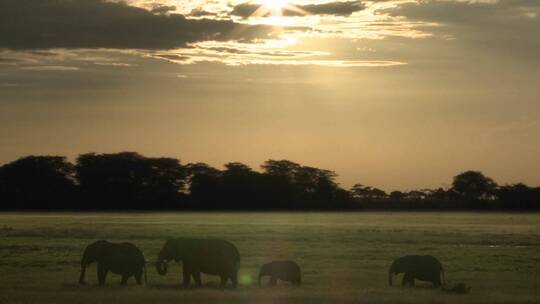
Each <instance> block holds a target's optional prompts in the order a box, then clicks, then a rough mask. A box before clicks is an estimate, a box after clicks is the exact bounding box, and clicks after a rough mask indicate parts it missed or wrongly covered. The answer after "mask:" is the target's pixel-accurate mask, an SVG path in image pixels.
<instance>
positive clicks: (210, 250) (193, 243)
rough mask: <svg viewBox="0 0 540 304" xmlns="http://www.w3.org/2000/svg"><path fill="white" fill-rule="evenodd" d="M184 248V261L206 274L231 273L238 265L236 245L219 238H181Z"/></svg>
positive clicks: (234, 271)
mask: <svg viewBox="0 0 540 304" xmlns="http://www.w3.org/2000/svg"><path fill="white" fill-rule="evenodd" d="M180 242H182V243H184V244H185V245H184V246H182V245H181V246H179V247H180V248H182V247H183V248H185V249H186V255H185V261H184V263H186V262H188V263H192V264H193V266H194V267H196V268H198V269H199V270H200V271H201V272H203V273H206V274H215V275H222V274H227V275H228V274H233V273H236V272H237V271H238V268H239V267H240V254H239V252H238V249H237V248H236V246H234V245H233V244H232V243H230V242H227V241H225V240H219V239H188V240H181V241H180Z"/></svg>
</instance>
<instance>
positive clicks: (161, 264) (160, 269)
mask: <svg viewBox="0 0 540 304" xmlns="http://www.w3.org/2000/svg"><path fill="white" fill-rule="evenodd" d="M156 271H157V273H159V274H160V275H166V274H167V261H165V260H158V261H157V262H156Z"/></svg>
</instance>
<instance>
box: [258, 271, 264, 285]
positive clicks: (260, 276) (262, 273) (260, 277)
mask: <svg viewBox="0 0 540 304" xmlns="http://www.w3.org/2000/svg"><path fill="white" fill-rule="evenodd" d="M263 275H264V272H263V271H262V270H261V271H259V286H261V279H262V277H263Z"/></svg>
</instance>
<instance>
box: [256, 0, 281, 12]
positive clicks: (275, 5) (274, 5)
mask: <svg viewBox="0 0 540 304" xmlns="http://www.w3.org/2000/svg"><path fill="white" fill-rule="evenodd" d="M261 2H262V4H263V5H264V6H266V7H267V8H269V9H271V10H276V11H277V10H281V9H283V8H284V7H285V6H287V0H263V1H261Z"/></svg>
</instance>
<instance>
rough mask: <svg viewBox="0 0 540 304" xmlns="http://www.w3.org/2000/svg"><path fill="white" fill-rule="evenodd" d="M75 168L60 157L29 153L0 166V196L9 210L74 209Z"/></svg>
mask: <svg viewBox="0 0 540 304" xmlns="http://www.w3.org/2000/svg"><path fill="white" fill-rule="evenodd" d="M73 174H74V167H73V164H71V163H70V162H68V161H67V160H66V158H65V157H63V156H28V157H23V158H20V159H18V160H16V161H14V162H11V163H8V164H6V165H3V166H1V167H0V197H1V198H2V200H3V201H4V202H6V203H9V204H11V205H10V206H3V207H4V208H8V209H16V208H17V209H50V208H53V209H57V208H62V209H64V208H76V207H77V206H75V205H72V204H71V203H72V202H71V200H72V199H73V198H74V194H75V183H74V178H73V177H74V176H73Z"/></svg>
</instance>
